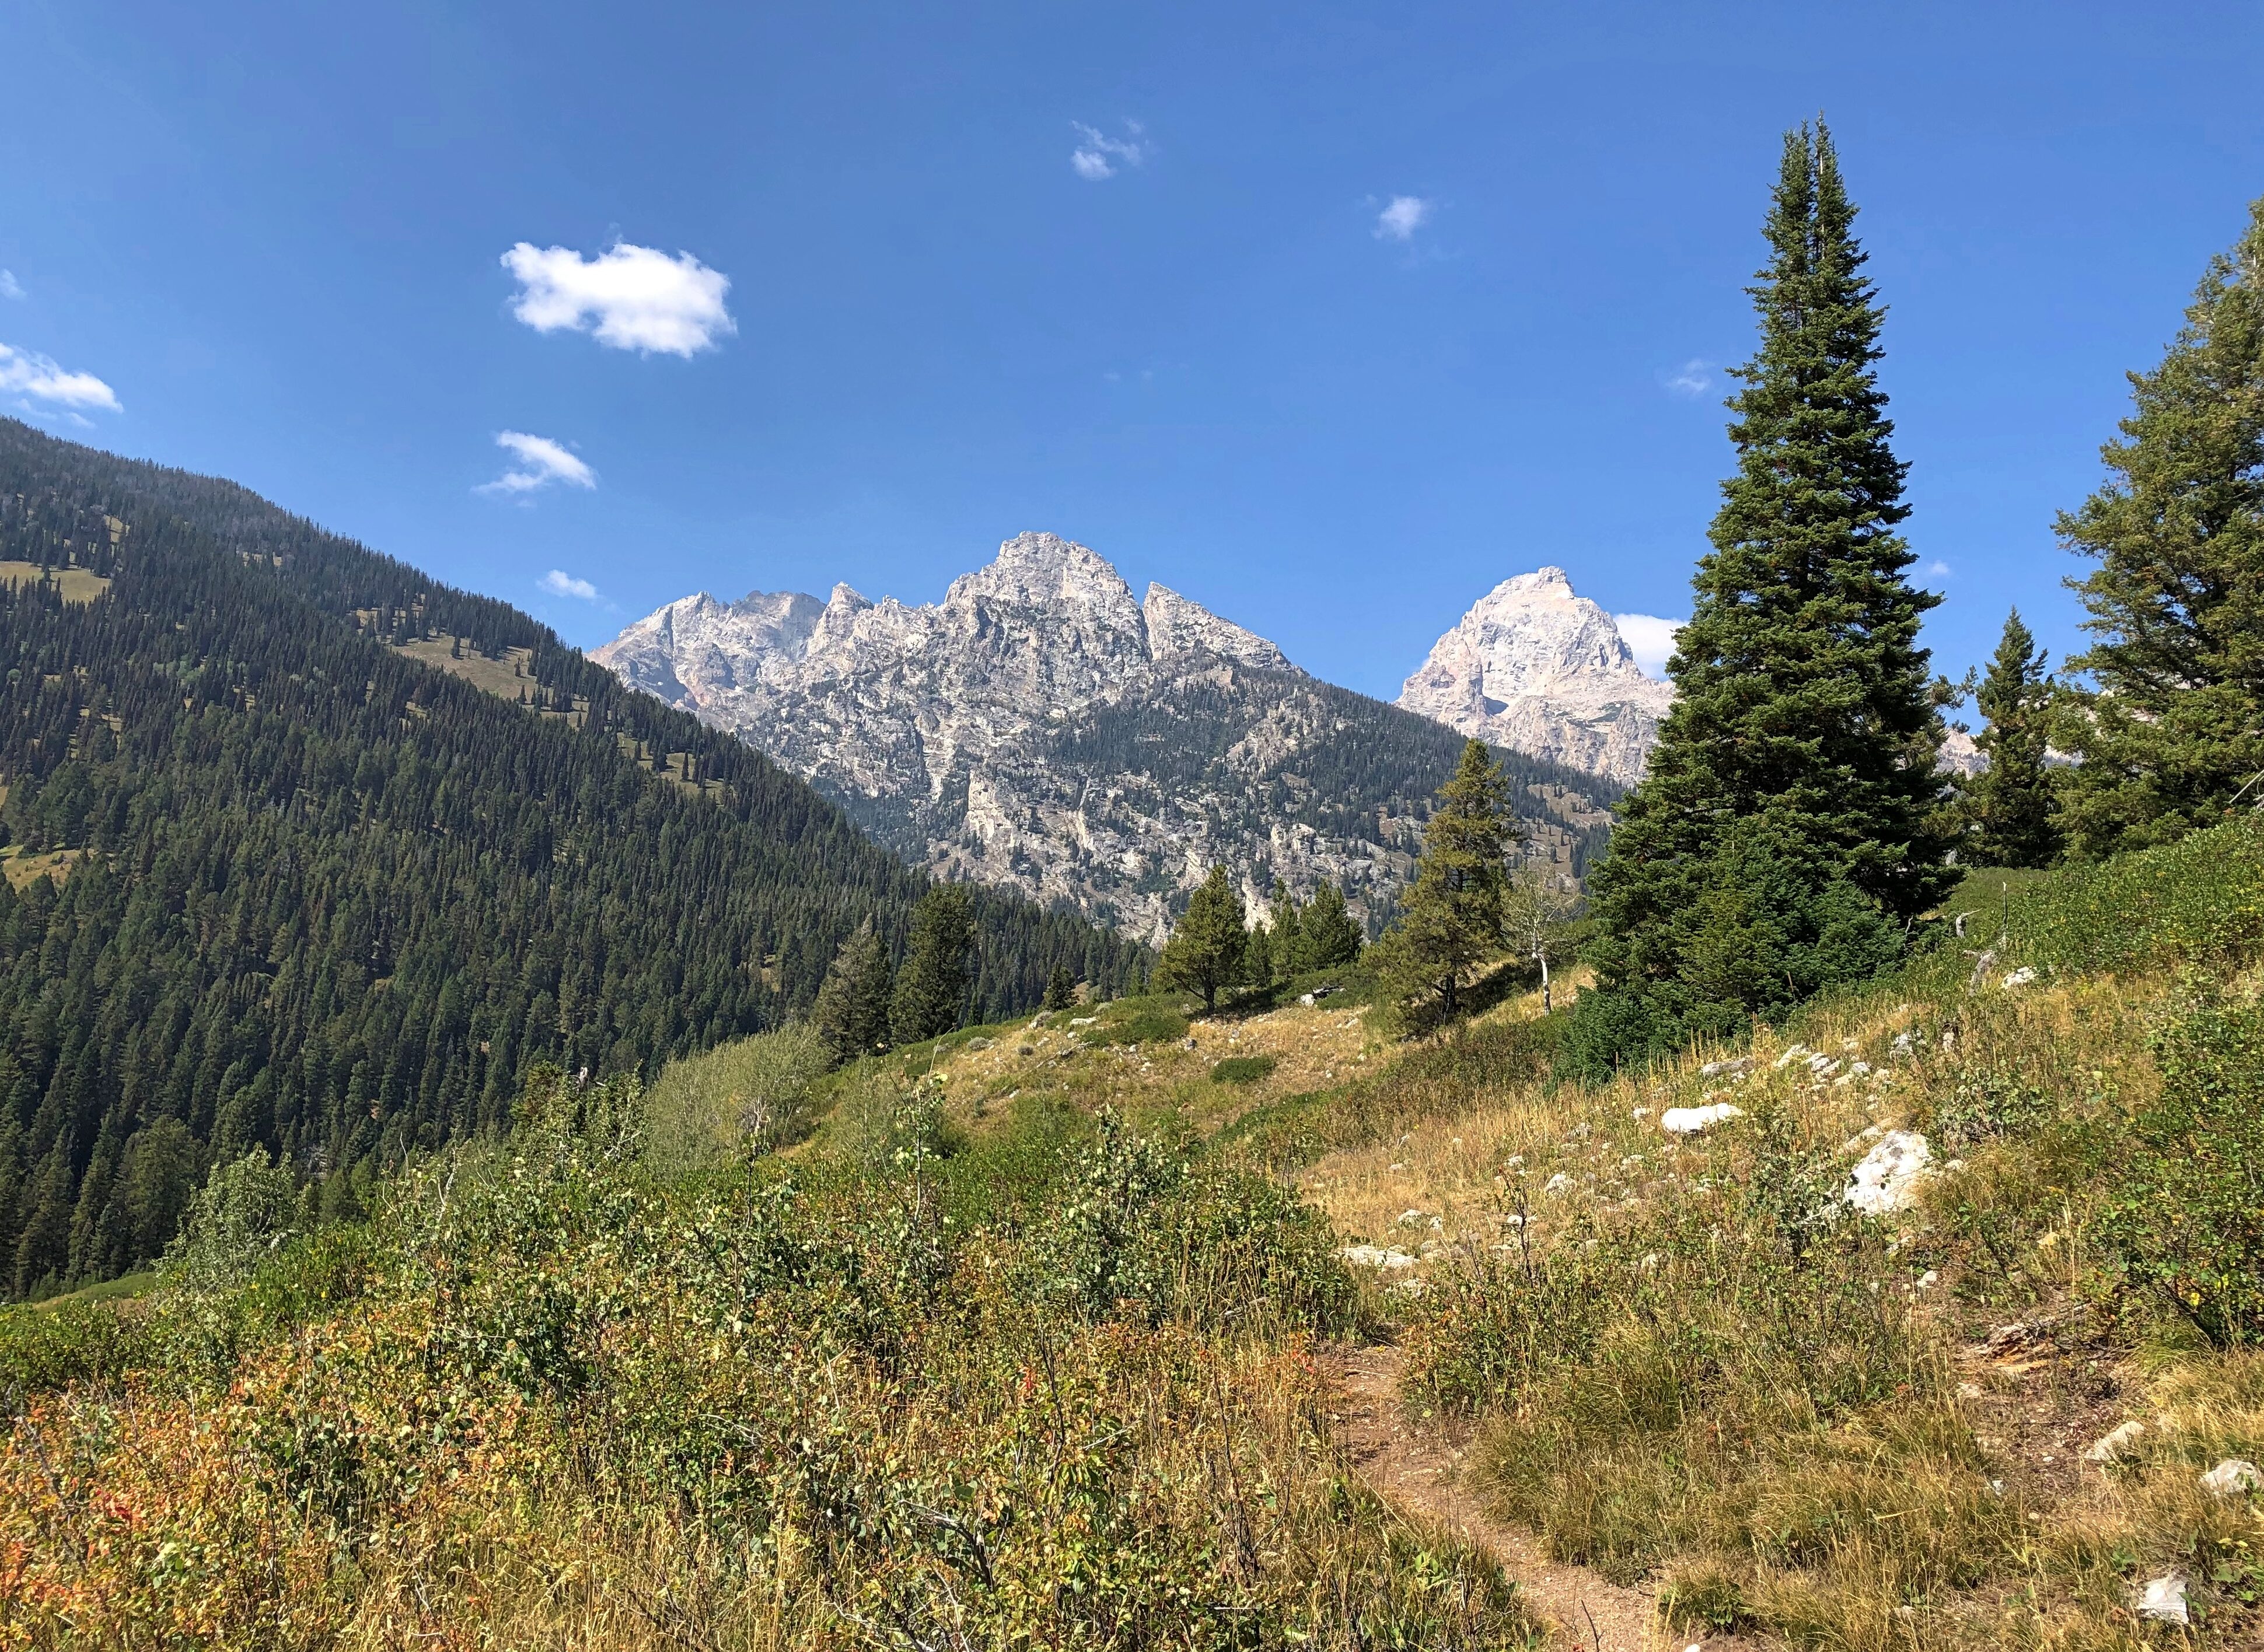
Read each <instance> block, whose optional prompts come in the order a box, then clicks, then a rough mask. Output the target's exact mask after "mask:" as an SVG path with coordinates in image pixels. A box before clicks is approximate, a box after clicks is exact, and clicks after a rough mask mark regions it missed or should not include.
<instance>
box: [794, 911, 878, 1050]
mask: <svg viewBox="0 0 2264 1652" xmlns="http://www.w3.org/2000/svg"><path fill="white" fill-rule="evenodd" d="M810 1019H811V1020H812V1021H813V1022H814V1023H815V1024H816V1028H817V1036H818V1038H819V1040H820V1041H822V1042H823V1043H824V1046H825V1047H826V1050H827V1051H828V1053H829V1054H831V1055H832V1057H833V1059H834V1061H836V1062H841V1061H855V1060H856V1059H857V1058H858V1057H859V1056H860V1055H874V1054H879V1053H880V1052H881V1051H882V1050H884V1049H886V1048H887V1047H888V1046H889V948H888V943H887V942H885V941H883V940H882V938H881V937H880V935H879V933H878V931H875V930H874V927H873V920H872V919H870V918H867V919H866V920H865V921H864V922H863V923H862V924H859V925H858V926H857V932H856V933H855V934H853V935H852V936H851V937H850V938H848V939H847V940H845V941H844V942H842V943H841V950H840V951H839V952H838V953H835V954H834V955H833V962H832V964H831V967H828V968H827V970H826V972H825V981H824V984H823V985H822V986H820V987H819V988H818V989H817V1003H816V1005H815V1006H814V1007H813V1008H812V1010H811V1011H810Z"/></svg>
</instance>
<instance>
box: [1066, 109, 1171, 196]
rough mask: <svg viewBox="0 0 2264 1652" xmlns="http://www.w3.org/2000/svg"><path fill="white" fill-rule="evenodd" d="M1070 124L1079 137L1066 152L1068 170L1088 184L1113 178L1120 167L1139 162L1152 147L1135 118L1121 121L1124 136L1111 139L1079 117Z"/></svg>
mask: <svg viewBox="0 0 2264 1652" xmlns="http://www.w3.org/2000/svg"><path fill="white" fill-rule="evenodd" d="M1070 127H1071V128H1073V129H1074V130H1075V131H1076V133H1077V134H1078V138H1079V139H1080V140H1081V141H1079V142H1078V146H1077V148H1075V149H1072V150H1070V156H1069V164H1070V170H1072V171H1074V172H1075V173H1076V174H1077V175H1078V177H1079V178H1083V179H1085V182H1087V183H1089V184H1098V183H1099V182H1100V180H1101V179H1103V178H1114V177H1115V176H1116V174H1117V171H1118V170H1119V169H1120V168H1122V167H1127V166H1137V165H1139V164H1140V163H1142V162H1143V161H1145V160H1146V159H1147V158H1148V153H1149V150H1150V149H1151V148H1152V147H1153V146H1151V145H1150V143H1149V142H1148V141H1147V134H1146V128H1144V127H1142V126H1141V124H1140V123H1139V122H1138V121H1136V120H1128V121H1126V122H1125V123H1124V131H1125V134H1126V135H1125V136H1123V137H1121V138H1112V137H1110V136H1109V135H1108V134H1107V133H1105V132H1103V131H1101V130H1100V129H1099V127H1089V126H1087V125H1085V122H1084V121H1082V120H1072V121H1070Z"/></svg>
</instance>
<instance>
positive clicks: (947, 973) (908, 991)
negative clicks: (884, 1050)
mask: <svg viewBox="0 0 2264 1652" xmlns="http://www.w3.org/2000/svg"><path fill="white" fill-rule="evenodd" d="M974 947H975V918H974V910H973V907H972V904H971V903H970V902H969V898H968V891H967V886H966V885H965V884H963V883H940V884H938V885H937V886H936V887H935V888H932V889H930V890H929V891H928V892H927V893H926V894H925V895H922V896H921V897H920V902H919V905H918V907H916V908H915V909H913V911H912V938H911V946H908V947H907V948H905V951H904V962H903V968H901V969H899V970H898V971H897V972H896V1001H895V1003H894V1004H893V1005H892V1006H891V1007H890V1012H889V1026H890V1030H891V1031H892V1032H894V1033H895V1035H896V1042H897V1043H899V1044H916V1043H918V1041H919V1040H922V1039H932V1038H935V1037H938V1036H940V1034H942V1033H945V1032H950V1031H951V1030H952V1028H954V1027H955V1026H957V1025H959V1018H960V1014H961V1011H962V1009H963V1008H964V1007H965V1004H966V999H967V989H968V986H969V982H971V981H972V979H973V976H972V975H971V973H970V971H969V967H968V954H969V953H970V952H972V951H973V950H974Z"/></svg>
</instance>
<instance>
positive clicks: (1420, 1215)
mask: <svg viewBox="0 0 2264 1652" xmlns="http://www.w3.org/2000/svg"><path fill="white" fill-rule="evenodd" d="M1430 1220H1431V1213H1430V1212H1429V1211H1427V1210H1403V1211H1401V1212H1400V1213H1399V1226H1401V1227H1402V1228H1420V1227H1421V1226H1422V1225H1423V1224H1424V1223H1425V1222H1426V1221H1430Z"/></svg>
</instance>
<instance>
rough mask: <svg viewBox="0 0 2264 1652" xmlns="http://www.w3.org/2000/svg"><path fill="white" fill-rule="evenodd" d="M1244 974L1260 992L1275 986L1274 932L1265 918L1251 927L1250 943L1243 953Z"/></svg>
mask: <svg viewBox="0 0 2264 1652" xmlns="http://www.w3.org/2000/svg"><path fill="white" fill-rule="evenodd" d="M1242 974H1243V978H1244V980H1246V981H1247V982H1249V983H1250V984H1251V985H1252V986H1253V987H1256V988H1257V989H1259V990H1260V991H1263V990H1265V989H1266V988H1268V987H1270V986H1272V985H1273V984H1274V931H1272V930H1270V929H1268V928H1267V927H1266V921H1265V920H1264V919H1263V918H1260V919H1259V921H1258V922H1257V923H1255V924H1252V925H1251V926H1250V943H1249V945H1248V946H1245V947H1244V948H1243V953H1242Z"/></svg>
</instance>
